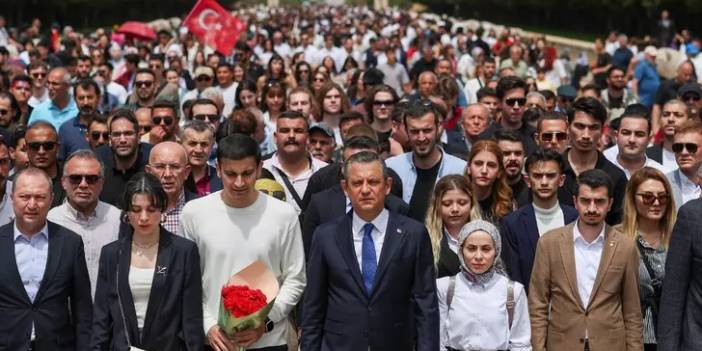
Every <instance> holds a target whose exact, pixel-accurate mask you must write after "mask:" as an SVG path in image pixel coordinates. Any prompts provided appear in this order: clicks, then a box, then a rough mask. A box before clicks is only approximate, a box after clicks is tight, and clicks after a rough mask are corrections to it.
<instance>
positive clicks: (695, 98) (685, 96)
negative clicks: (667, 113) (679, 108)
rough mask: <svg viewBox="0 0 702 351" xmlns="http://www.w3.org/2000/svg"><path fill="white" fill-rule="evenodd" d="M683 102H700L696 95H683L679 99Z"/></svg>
mask: <svg viewBox="0 0 702 351" xmlns="http://www.w3.org/2000/svg"><path fill="white" fill-rule="evenodd" d="M681 98H682V99H683V101H690V100H692V101H700V98H701V97H700V96H699V95H697V94H685V95H683V96H682V97H681Z"/></svg>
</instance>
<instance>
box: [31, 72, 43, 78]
mask: <svg viewBox="0 0 702 351" xmlns="http://www.w3.org/2000/svg"><path fill="white" fill-rule="evenodd" d="M44 77H46V73H32V78H44Z"/></svg>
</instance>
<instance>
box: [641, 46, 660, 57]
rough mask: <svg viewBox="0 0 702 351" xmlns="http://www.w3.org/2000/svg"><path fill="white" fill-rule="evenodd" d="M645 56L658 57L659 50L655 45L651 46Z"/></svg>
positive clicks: (646, 50) (645, 50)
mask: <svg viewBox="0 0 702 351" xmlns="http://www.w3.org/2000/svg"><path fill="white" fill-rule="evenodd" d="M644 54H647V55H651V56H658V49H656V47H655V46H653V45H649V46H647V47H646V48H645V49H644Z"/></svg>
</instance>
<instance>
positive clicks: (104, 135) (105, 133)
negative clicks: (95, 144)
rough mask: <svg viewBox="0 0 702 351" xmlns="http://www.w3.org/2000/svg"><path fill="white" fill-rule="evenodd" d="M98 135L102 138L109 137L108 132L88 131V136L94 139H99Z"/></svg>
mask: <svg viewBox="0 0 702 351" xmlns="http://www.w3.org/2000/svg"><path fill="white" fill-rule="evenodd" d="M100 137H102V138H103V139H109V138H110V132H90V138H92V139H93V140H95V141H98V140H100Z"/></svg>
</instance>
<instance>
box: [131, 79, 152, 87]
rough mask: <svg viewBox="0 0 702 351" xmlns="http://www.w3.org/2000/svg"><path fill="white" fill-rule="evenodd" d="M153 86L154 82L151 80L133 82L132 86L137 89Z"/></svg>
mask: <svg viewBox="0 0 702 351" xmlns="http://www.w3.org/2000/svg"><path fill="white" fill-rule="evenodd" d="M153 84H154V82H153V81H151V80H139V81H136V82H134V85H136V86H137V88H150V87H151V86H152V85H153Z"/></svg>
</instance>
